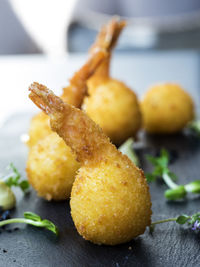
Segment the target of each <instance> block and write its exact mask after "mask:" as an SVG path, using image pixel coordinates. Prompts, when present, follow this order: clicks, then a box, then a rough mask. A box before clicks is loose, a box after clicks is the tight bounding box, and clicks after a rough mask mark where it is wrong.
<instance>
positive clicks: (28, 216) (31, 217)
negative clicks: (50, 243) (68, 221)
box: [0, 211, 58, 235]
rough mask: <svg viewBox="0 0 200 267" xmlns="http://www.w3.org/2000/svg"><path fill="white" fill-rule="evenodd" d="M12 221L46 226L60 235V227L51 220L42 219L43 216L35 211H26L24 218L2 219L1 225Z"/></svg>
mask: <svg viewBox="0 0 200 267" xmlns="http://www.w3.org/2000/svg"><path fill="white" fill-rule="evenodd" d="M11 223H25V224H30V225H33V226H36V227H41V228H45V229H47V230H49V231H51V232H53V233H54V234H56V235H58V228H57V227H56V226H55V224H54V223H52V222H51V221H49V220H46V219H45V220H42V219H41V217H40V216H39V215H37V214H35V213H33V212H30V211H26V212H24V218H13V219H7V220H3V221H0V227H2V226H4V225H7V224H11Z"/></svg>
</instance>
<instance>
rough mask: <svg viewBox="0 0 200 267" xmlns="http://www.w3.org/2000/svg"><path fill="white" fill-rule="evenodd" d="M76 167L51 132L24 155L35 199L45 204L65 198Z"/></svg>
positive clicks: (76, 163)
mask: <svg viewBox="0 0 200 267" xmlns="http://www.w3.org/2000/svg"><path fill="white" fill-rule="evenodd" d="M79 167H80V164H79V163H78V162H77V161H76V156H75V155H74V154H73V153H72V151H71V148H70V147H68V146H67V145H66V144H65V142H64V141H63V139H61V138H60V137H59V136H58V135H57V134H56V133H54V132H52V133H51V134H49V135H48V136H46V137H45V138H43V139H42V140H40V141H39V142H38V143H37V144H36V145H35V146H33V147H32V148H31V149H30V151H29V155H28V161H27V169H26V170H27V175H28V180H29V182H30V184H31V185H32V186H33V188H34V189H35V190H36V191H37V193H38V195H39V196H41V197H43V198H45V199H47V200H51V199H53V200H65V199H67V198H69V196H70V193H71V188H72V184H73V182H74V179H75V175H76V172H77V170H78V169H79Z"/></svg>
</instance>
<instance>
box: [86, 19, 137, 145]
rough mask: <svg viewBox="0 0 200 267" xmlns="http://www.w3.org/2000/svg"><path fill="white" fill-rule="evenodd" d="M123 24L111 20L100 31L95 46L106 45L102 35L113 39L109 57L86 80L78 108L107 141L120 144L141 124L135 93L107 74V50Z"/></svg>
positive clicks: (108, 65)
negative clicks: (93, 123) (103, 133)
mask: <svg viewBox="0 0 200 267" xmlns="http://www.w3.org/2000/svg"><path fill="white" fill-rule="evenodd" d="M124 26H125V22H124V21H118V20H116V19H113V20H111V21H110V22H109V23H108V24H107V25H106V26H104V27H103V28H102V30H101V31H100V33H99V35H98V37H97V40H96V43H95V44H94V46H93V47H92V49H91V53H93V51H95V47H102V48H104V47H106V45H107V44H106V43H105V42H104V38H103V37H104V35H106V34H108V33H109V34H112V35H113V36H114V37H113V42H112V45H111V46H110V47H109V49H108V51H109V57H108V58H106V59H105V60H104V62H103V63H101V64H100V66H99V68H98V69H97V71H96V72H95V75H93V76H92V77H91V78H90V79H89V81H88V96H87V97H85V98H84V102H83V106H82V108H83V109H84V110H85V111H86V113H87V114H88V116H89V117H91V118H92V119H93V120H94V121H95V122H96V123H97V124H99V125H100V127H101V128H102V129H103V131H104V132H105V133H106V134H107V135H108V136H109V137H110V139H111V141H112V142H113V143H114V144H116V145H120V144H121V143H123V142H124V141H125V140H126V139H127V138H128V137H131V136H135V135H136V133H137V131H138V130H139V128H140V126H141V114H140V109H139V104H138V100H137V97H136V95H135V93H134V92H133V91H132V90H131V89H129V88H128V87H127V86H126V85H125V84H124V83H123V82H120V81H118V80H116V79H112V78H111V77H110V74H109V68H110V59H111V50H112V49H113V48H114V46H115V44H116V42H117V39H118V37H119V35H120V33H121V31H122V29H123V28H124Z"/></svg>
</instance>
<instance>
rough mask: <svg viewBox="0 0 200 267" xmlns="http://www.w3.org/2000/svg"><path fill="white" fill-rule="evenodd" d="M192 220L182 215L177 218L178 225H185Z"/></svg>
mask: <svg viewBox="0 0 200 267" xmlns="http://www.w3.org/2000/svg"><path fill="white" fill-rule="evenodd" d="M189 219H190V216H188V215H180V216H178V217H177V219H176V222H177V223H178V224H185V223H186V222H187V221H188V220H189Z"/></svg>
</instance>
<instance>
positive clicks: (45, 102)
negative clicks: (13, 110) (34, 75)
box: [29, 83, 151, 245]
mask: <svg viewBox="0 0 200 267" xmlns="http://www.w3.org/2000/svg"><path fill="white" fill-rule="evenodd" d="M29 90H30V91H31V93H30V95H29V97H30V98H31V100H32V101H33V102H34V103H35V104H36V105H37V106H38V107H39V108H41V109H43V111H44V112H46V113H47V114H48V115H49V116H50V124H51V128H52V130H54V131H56V132H57V133H58V134H59V136H60V137H62V138H63V140H64V141H65V143H66V144H67V145H68V146H70V147H71V148H72V150H73V151H74V153H76V155H77V159H78V160H79V161H80V163H81V168H80V169H79V171H78V174H77V176H76V179H75V182H74V184H73V186H72V193H71V200H70V206H71V215H72V218H73V221H74V223H75V226H76V228H77V230H78V232H79V233H80V235H82V236H83V237H84V238H85V239H86V240H90V241H91V242H93V243H96V244H106V245H116V244H120V243H124V242H127V241H129V240H131V239H132V238H134V237H136V236H138V235H140V234H143V233H144V231H145V229H146V227H147V226H149V225H150V223H151V199H150V193H149V188H148V185H147V182H146V179H145V177H144V174H143V172H142V171H141V170H140V169H138V168H137V167H136V166H135V165H134V164H133V163H132V162H131V161H130V160H129V159H128V157H127V156H126V155H123V154H122V153H121V152H120V151H118V150H117V148H116V147H115V146H114V145H112V144H111V143H110V140H109V138H108V137H107V136H106V135H105V134H104V132H103V131H102V130H101V128H100V127H99V126H98V125H97V124H95V123H94V122H93V121H92V120H91V119H90V118H89V117H88V116H87V115H86V114H85V113H84V112H83V111H81V110H79V109H77V108H75V107H72V106H70V105H69V104H67V103H64V102H63V101H62V100H61V99H60V98H59V97H56V96H55V95H54V94H53V92H51V91H50V90H48V89H47V88H46V87H45V86H43V85H40V84H38V83H33V84H32V85H31V86H30V88H29Z"/></svg>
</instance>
